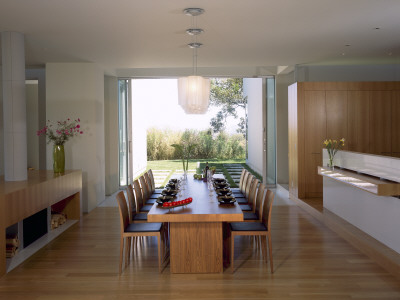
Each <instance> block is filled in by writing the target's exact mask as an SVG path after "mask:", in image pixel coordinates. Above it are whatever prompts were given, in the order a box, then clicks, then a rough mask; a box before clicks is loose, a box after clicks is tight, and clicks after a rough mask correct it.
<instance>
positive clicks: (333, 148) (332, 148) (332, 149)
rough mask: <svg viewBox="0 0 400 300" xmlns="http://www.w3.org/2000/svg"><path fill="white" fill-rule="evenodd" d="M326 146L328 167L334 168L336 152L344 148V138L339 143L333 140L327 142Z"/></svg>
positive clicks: (325, 142)
mask: <svg viewBox="0 0 400 300" xmlns="http://www.w3.org/2000/svg"><path fill="white" fill-rule="evenodd" d="M324 145H325V147H326V151H327V152H328V156H329V163H328V166H329V167H331V168H333V167H334V164H333V158H334V157H335V154H336V152H337V151H338V150H339V149H341V148H342V147H343V146H344V138H342V139H340V140H339V141H337V140H331V139H329V140H325V141H324Z"/></svg>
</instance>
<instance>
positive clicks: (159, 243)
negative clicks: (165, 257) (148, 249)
mask: <svg viewBox="0 0 400 300" xmlns="http://www.w3.org/2000/svg"><path fill="white" fill-rule="evenodd" d="M157 245H158V271H159V272H160V273H161V234H160V233H158V235H157Z"/></svg>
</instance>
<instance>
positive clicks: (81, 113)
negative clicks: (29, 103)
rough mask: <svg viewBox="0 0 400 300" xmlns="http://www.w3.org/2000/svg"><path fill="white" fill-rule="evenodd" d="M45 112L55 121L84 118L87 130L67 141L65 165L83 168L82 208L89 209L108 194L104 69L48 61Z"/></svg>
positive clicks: (49, 156)
mask: <svg viewBox="0 0 400 300" xmlns="http://www.w3.org/2000/svg"><path fill="white" fill-rule="evenodd" d="M46 115H47V119H49V120H52V121H58V120H64V119H66V118H72V119H75V118H80V119H81V126H82V129H83V131H84V134H83V135H82V136H78V137H75V138H73V139H72V140H70V141H68V142H67V143H66V144H65V159H66V162H65V165H66V169H82V180H83V190H82V209H83V211H84V212H90V211H91V210H92V209H94V208H95V207H96V206H97V205H98V204H99V203H101V202H102V201H103V200H104V198H105V155H104V74H103V71H102V70H101V69H100V68H99V67H98V66H97V65H95V64H93V63H48V64H46ZM47 169H52V145H49V146H48V147H47Z"/></svg>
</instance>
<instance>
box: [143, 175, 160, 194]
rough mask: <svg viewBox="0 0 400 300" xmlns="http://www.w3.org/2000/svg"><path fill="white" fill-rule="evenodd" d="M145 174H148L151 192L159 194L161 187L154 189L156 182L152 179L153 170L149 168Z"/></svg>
mask: <svg viewBox="0 0 400 300" xmlns="http://www.w3.org/2000/svg"><path fill="white" fill-rule="evenodd" d="M147 174H149V177H150V183H151V186H152V190H153V194H161V192H162V190H163V189H156V182H155V181H154V174H153V170H152V169H149V170H148V171H147Z"/></svg>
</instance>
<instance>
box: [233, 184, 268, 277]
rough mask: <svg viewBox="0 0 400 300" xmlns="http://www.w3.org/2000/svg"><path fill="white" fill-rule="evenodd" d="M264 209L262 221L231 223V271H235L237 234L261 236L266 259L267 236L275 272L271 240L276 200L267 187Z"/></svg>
mask: <svg viewBox="0 0 400 300" xmlns="http://www.w3.org/2000/svg"><path fill="white" fill-rule="evenodd" d="M263 198H264V199H263V210H262V220H261V222H233V223H230V224H229V228H230V241H231V243H230V244H231V245H230V248H231V255H230V256H231V271H232V273H233V272H234V264H233V262H234V255H235V237H236V236H241V235H242V236H260V237H262V239H261V244H262V252H263V255H264V258H265V261H266V262H267V263H268V259H267V256H268V255H267V238H268V249H269V260H270V268H271V273H273V272H274V266H273V258H272V240H271V211H272V203H273V201H274V193H273V192H272V191H271V190H268V189H267V192H266V193H265V195H264V197H263Z"/></svg>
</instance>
